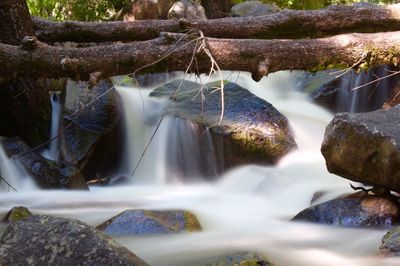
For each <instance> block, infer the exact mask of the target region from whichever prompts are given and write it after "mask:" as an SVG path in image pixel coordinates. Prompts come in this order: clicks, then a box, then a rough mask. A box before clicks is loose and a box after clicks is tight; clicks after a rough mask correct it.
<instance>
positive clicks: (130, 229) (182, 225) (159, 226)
mask: <svg viewBox="0 0 400 266" xmlns="http://www.w3.org/2000/svg"><path fill="white" fill-rule="evenodd" d="M97 229H99V230H101V231H104V232H105V233H106V234H108V235H111V236H127V235H148V234H166V233H179V232H194V231H200V230H201V226H200V223H199V221H198V220H197V218H196V216H195V215H194V214H192V213H191V212H189V211H184V210H160V211H155V210H126V211H124V212H122V213H120V214H118V215H116V216H114V217H112V218H110V219H109V220H108V221H106V222H104V223H103V224H101V225H99V226H97Z"/></svg>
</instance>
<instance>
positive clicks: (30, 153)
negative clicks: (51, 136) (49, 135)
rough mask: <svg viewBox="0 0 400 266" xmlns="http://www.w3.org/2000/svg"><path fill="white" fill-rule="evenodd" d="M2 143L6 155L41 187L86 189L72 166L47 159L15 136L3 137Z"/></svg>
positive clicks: (81, 177) (78, 173) (84, 183)
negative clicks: (11, 137) (15, 161)
mask: <svg viewBox="0 0 400 266" xmlns="http://www.w3.org/2000/svg"><path fill="white" fill-rule="evenodd" d="M2 144H3V147H4V150H5V152H6V154H7V156H8V157H10V158H12V157H14V158H12V159H13V160H17V161H18V162H19V163H21V164H22V166H23V167H24V168H25V170H26V171H27V172H28V173H29V175H30V176H32V177H33V179H34V181H35V183H36V184H37V185H38V186H40V187H41V188H70V189H87V185H86V182H85V180H84V178H83V176H82V175H81V174H80V172H79V170H78V169H77V168H75V167H74V166H71V165H69V164H67V163H64V162H55V161H51V160H48V159H46V158H44V157H43V156H42V155H40V154H38V153H37V152H36V151H35V150H32V149H31V148H30V147H28V145H26V144H25V143H24V142H22V141H21V140H19V139H17V138H14V139H5V140H3V141H2Z"/></svg>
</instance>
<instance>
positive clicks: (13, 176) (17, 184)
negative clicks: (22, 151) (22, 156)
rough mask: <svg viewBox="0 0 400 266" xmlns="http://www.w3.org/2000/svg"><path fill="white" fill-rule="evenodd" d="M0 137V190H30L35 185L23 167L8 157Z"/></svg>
mask: <svg viewBox="0 0 400 266" xmlns="http://www.w3.org/2000/svg"><path fill="white" fill-rule="evenodd" d="M1 141H2V138H1V137H0V177H1V178H2V179H3V180H1V181H0V189H1V191H9V192H10V191H15V190H16V191H21V190H32V189H35V188H36V186H35V184H34V182H33V180H32V179H31V177H30V176H29V174H28V173H27V172H26V170H25V169H24V167H23V166H22V165H21V164H20V163H19V162H18V161H17V160H14V159H12V158H8V156H7V154H6V152H5V151H4V148H3V146H2V144H1Z"/></svg>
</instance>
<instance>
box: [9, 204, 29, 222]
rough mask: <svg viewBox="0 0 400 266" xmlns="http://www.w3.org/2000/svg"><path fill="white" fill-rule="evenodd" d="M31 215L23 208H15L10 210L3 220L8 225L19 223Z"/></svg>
mask: <svg viewBox="0 0 400 266" xmlns="http://www.w3.org/2000/svg"><path fill="white" fill-rule="evenodd" d="M32 215H33V214H32V213H31V212H30V211H29V209H28V208H26V207H24V206H17V207H14V208H12V209H11V210H10V211H9V212H8V213H7V215H6V217H4V220H5V221H7V222H9V223H13V222H16V221H19V220H21V219H24V218H26V217H29V216H32Z"/></svg>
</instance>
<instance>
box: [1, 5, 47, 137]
mask: <svg viewBox="0 0 400 266" xmlns="http://www.w3.org/2000/svg"><path fill="white" fill-rule="evenodd" d="M33 35H34V31H33V23H32V20H31V17H30V14H29V11H28V7H27V5H26V1H25V0H2V1H1V2H0V42H1V43H7V44H12V45H15V44H20V43H21V41H22V39H23V38H24V37H25V36H33ZM15 47H17V46H15ZM0 61H1V60H0ZM0 65H1V68H2V69H4V68H7V64H4V65H3V64H0ZM13 78H14V76H12V75H11V76H9V77H8V82H6V83H2V84H1V83H0V121H2V123H0V136H16V135H17V136H21V137H22V138H23V139H24V140H25V141H26V142H27V143H29V144H31V145H38V144H40V143H42V142H44V141H45V140H46V139H47V137H48V127H49V124H50V112H51V110H50V102H49V96H48V93H47V87H46V86H45V85H46V84H45V83H44V82H43V81H37V80H35V79H32V78H35V77H34V76H33V77H32V78H18V77H16V78H15V79H13ZM0 79H1V78H0ZM39 107H40V108H39Z"/></svg>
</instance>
